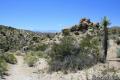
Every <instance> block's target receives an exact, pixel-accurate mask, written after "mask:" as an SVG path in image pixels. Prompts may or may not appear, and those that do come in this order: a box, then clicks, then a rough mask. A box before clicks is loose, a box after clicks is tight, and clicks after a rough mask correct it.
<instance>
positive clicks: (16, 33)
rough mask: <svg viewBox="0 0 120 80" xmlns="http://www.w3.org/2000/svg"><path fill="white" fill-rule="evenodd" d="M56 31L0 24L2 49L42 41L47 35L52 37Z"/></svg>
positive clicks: (21, 46) (0, 44) (20, 46)
mask: <svg viewBox="0 0 120 80" xmlns="http://www.w3.org/2000/svg"><path fill="white" fill-rule="evenodd" d="M52 36H54V33H41V32H32V31H29V30H22V29H16V28H13V27H9V26H4V25H0V49H1V50H3V51H8V50H19V49H21V48H23V47H24V46H30V45H33V44H35V43H40V42H41V40H43V39H44V38H45V37H52Z"/></svg>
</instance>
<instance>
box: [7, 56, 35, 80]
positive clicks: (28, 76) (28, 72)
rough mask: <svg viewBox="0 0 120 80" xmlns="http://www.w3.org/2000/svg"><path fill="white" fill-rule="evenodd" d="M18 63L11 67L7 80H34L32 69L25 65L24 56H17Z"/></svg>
mask: <svg viewBox="0 0 120 80" xmlns="http://www.w3.org/2000/svg"><path fill="white" fill-rule="evenodd" d="M16 58H17V61H18V63H17V64H15V65H10V69H9V72H8V73H9V74H10V76H7V77H6V80H33V79H32V74H33V73H32V72H33V71H32V70H33V69H31V68H30V67H28V66H27V65H25V64H24V59H23V57H22V56H16Z"/></svg>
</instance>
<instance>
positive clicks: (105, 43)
mask: <svg viewBox="0 0 120 80" xmlns="http://www.w3.org/2000/svg"><path fill="white" fill-rule="evenodd" d="M108 25H110V22H109V20H108V19H107V17H104V18H103V20H102V23H101V26H102V27H103V41H102V49H103V54H104V58H103V59H104V60H103V62H105V61H106V57H107V48H108V28H107V26H108Z"/></svg>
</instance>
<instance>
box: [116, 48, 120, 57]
mask: <svg viewBox="0 0 120 80" xmlns="http://www.w3.org/2000/svg"><path fill="white" fill-rule="evenodd" d="M116 53H117V57H118V58H120V48H117V52H116Z"/></svg>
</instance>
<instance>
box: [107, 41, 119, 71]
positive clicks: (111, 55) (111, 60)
mask: <svg viewBox="0 0 120 80" xmlns="http://www.w3.org/2000/svg"><path fill="white" fill-rule="evenodd" d="M109 45H110V47H109V49H108V54H107V61H108V62H107V63H108V65H109V68H115V69H119V68H120V62H118V60H120V58H117V54H116V50H117V47H118V46H117V44H116V43H115V42H114V41H113V40H109Z"/></svg>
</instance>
